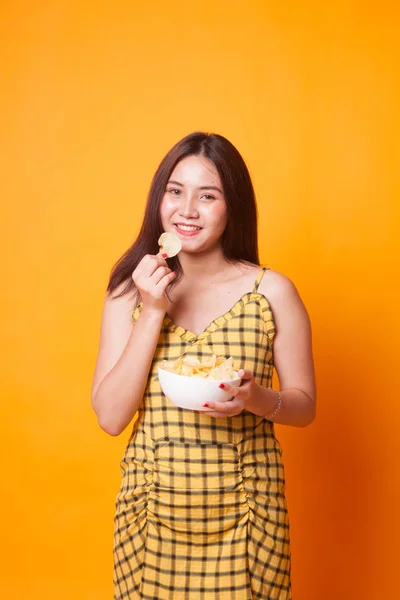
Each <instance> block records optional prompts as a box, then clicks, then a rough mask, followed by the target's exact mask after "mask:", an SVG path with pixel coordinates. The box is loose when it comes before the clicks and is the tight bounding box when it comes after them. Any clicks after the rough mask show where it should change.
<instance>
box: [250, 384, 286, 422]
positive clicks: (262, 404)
mask: <svg viewBox="0 0 400 600" xmlns="http://www.w3.org/2000/svg"><path fill="white" fill-rule="evenodd" d="M254 388H255V392H254V394H253V397H252V399H251V400H250V402H249V403H248V406H247V407H246V409H247V410H248V411H250V412H252V413H254V414H255V415H258V416H260V417H264V419H268V420H272V419H273V418H274V417H275V415H277V414H278V412H279V411H280V410H281V408H282V397H281V394H280V393H279V392H277V391H276V390H273V389H272V388H266V387H264V386H262V385H259V384H258V383H256V384H255V386H254Z"/></svg>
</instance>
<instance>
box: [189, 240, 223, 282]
mask: <svg viewBox="0 0 400 600" xmlns="http://www.w3.org/2000/svg"><path fill="white" fill-rule="evenodd" d="M179 261H180V263H181V266H182V270H183V275H184V277H185V279H186V281H187V282H190V281H198V280H199V279H203V280H205V279H214V278H216V277H217V276H218V275H219V276H221V274H222V272H223V271H224V269H226V268H227V267H228V266H229V265H230V263H229V262H228V261H227V260H226V258H225V257H224V255H223V253H222V250H221V248H215V249H213V250H210V251H208V252H201V253H200V252H199V253H194V254H189V253H185V252H181V253H180V254H179Z"/></svg>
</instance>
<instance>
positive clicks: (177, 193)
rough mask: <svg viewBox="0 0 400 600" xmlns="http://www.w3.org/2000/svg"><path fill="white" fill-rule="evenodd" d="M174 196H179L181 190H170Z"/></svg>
mask: <svg viewBox="0 0 400 600" xmlns="http://www.w3.org/2000/svg"><path fill="white" fill-rule="evenodd" d="M168 191H169V192H170V193H171V194H172V195H173V196H179V194H180V193H181V190H177V189H172V190H168Z"/></svg>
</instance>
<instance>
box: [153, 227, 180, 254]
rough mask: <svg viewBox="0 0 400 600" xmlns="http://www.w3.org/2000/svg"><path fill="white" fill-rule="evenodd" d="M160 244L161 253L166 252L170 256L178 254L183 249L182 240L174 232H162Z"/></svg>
mask: <svg viewBox="0 0 400 600" xmlns="http://www.w3.org/2000/svg"><path fill="white" fill-rule="evenodd" d="M158 245H159V246H160V253H161V254H166V255H167V256H168V258H172V257H173V256H176V255H177V254H178V253H179V252H180V251H181V250H182V244H181V240H180V239H179V238H178V236H177V235H175V234H174V233H169V232H164V233H162V234H161V235H160V238H159V240H158Z"/></svg>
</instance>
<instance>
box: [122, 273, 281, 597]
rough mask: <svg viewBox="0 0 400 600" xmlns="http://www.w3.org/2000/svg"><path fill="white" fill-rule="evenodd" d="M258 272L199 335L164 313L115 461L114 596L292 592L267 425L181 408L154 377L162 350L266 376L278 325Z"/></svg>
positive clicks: (166, 355)
mask: <svg viewBox="0 0 400 600" xmlns="http://www.w3.org/2000/svg"><path fill="white" fill-rule="evenodd" d="M265 270H266V269H265V268H264V269H261V270H260V272H259V275H258V277H257V281H256V283H255V286H254V289H253V291H252V292H249V293H247V294H245V295H244V296H243V297H242V298H241V299H240V300H239V301H238V302H236V304H235V305H234V306H233V307H232V309H231V310H230V311H229V312H228V313H226V314H225V315H223V316H221V317H219V318H218V319H216V320H215V321H213V322H212V323H211V324H210V325H209V326H208V327H207V329H205V330H204V331H203V332H202V333H201V334H200V335H195V334H193V333H191V332H190V331H187V330H185V329H183V328H182V327H178V326H177V325H175V324H174V323H173V322H172V321H171V320H170V319H169V317H166V318H165V320H164V324H163V328H162V331H161V333H160V338H159V342H158V346H157V350H156V353H155V357H154V361H153V364H152V368H151V371H150V374H149V379H148V383H147V388H146V392H145V395H144V398H143V402H142V403H141V405H140V407H139V410H138V414H137V418H136V419H135V421H134V425H133V432H132V435H131V437H130V440H129V443H128V446H127V448H126V451H125V454H124V457H123V460H122V462H121V468H122V483H121V488H120V491H119V494H118V496H117V506H116V515H115V545H114V600H123V599H131V600H133V599H142V600H164V599H165V600H167V599H168V600H254V599H258V598H260V599H261V598H262V599H263V600H266V599H269V598H279V599H280V600H289V599H290V598H291V591H290V547H289V523H288V515H287V509H286V501H285V495H284V492H285V479H284V469H283V464H282V455H281V449H280V446H279V443H278V441H277V439H276V438H275V434H274V427H273V424H272V423H270V422H269V421H267V420H265V419H263V418H261V417H258V416H256V415H254V414H252V413H250V412H247V411H244V412H242V413H241V414H240V415H237V416H235V417H229V418H226V419H216V418H214V417H210V416H207V413H196V412H194V411H191V410H184V409H180V408H177V407H175V406H173V405H172V404H171V403H170V402H169V401H168V400H167V398H166V397H165V396H164V395H163V394H162V392H161V390H160V385H159V382H158V378H157V366H158V364H159V363H160V361H161V360H163V359H168V360H172V359H177V358H178V357H180V356H181V355H182V354H186V355H189V356H196V357H199V358H204V357H205V356H209V355H211V354H217V355H222V356H226V357H228V356H232V357H233V358H234V361H235V365H237V366H238V367H239V366H240V368H244V369H250V370H251V371H253V372H254V375H255V379H256V381H257V382H258V383H259V384H261V385H264V386H271V382H272V372H273V338H274V334H275V327H274V322H273V317H272V312H271V309H270V306H269V303H268V300H267V299H266V298H265V297H264V296H263V295H262V294H260V293H259V292H258V285H259V282H260V281H261V278H262V275H263V273H264V272H265ZM140 310H141V305H139V306H138V308H137V309H136V310H135V312H134V315H133V318H134V320H136V319H137V318H138V316H139V314H140Z"/></svg>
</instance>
